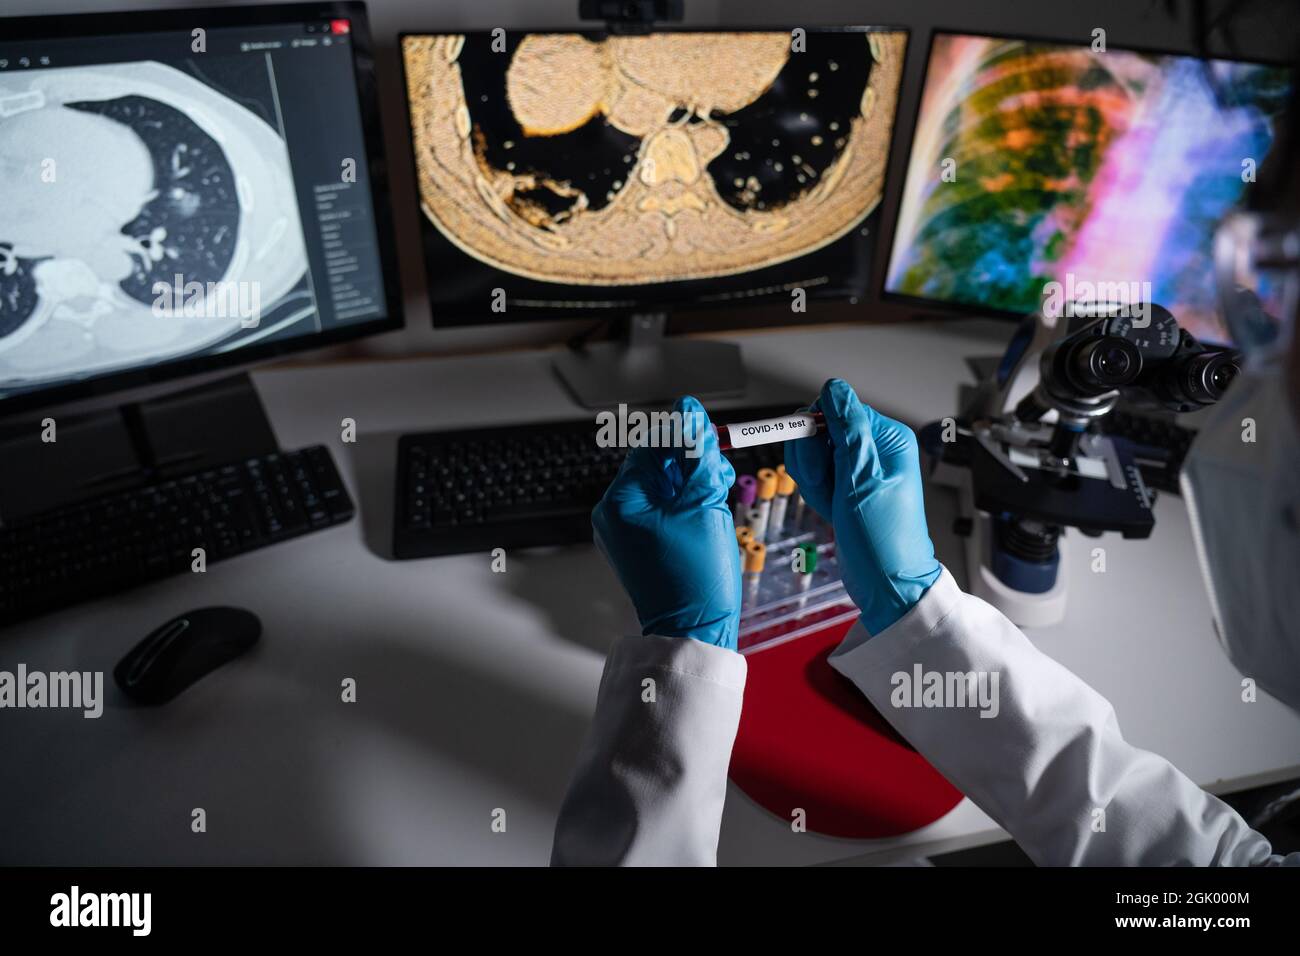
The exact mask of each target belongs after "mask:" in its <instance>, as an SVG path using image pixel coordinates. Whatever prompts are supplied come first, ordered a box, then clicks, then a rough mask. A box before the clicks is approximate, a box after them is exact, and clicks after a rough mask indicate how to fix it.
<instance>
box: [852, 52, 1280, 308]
mask: <svg viewBox="0 0 1300 956" xmlns="http://www.w3.org/2000/svg"><path fill="white" fill-rule="evenodd" d="M941 36H956V37H977V38H980V39H987V40H1017V41H1020V42H1024V43H1047V44H1055V45H1058V46H1081V47H1086V46H1088V41H1087V40H1081V39H1074V38H1066V39H1062V38H1059V37H1055V36H1051V37H1045V36H1033V35H1031V34H1020V33H999V32H989V33H982V32H981V33H975V32H972V31H970V30H965V29H959V28H956V27H935V28H934V29H932V30H931V31H930V38H929V40H928V42H927V44H926V50H925V69H924V71H923V73H922V76H921V85H920V87H919V88H918V89H917V91H916V106H915V108H914V109H913V111H912V125H911V131H912V132H911V141H910V142H909V143H908V146H907V156H906V159H905V161H904V162H903V176H902V182H901V183H899V188H898V202H897V204H896V205H895V207H894V210H893V212H894V216H893V221H892V222H891V224H890V225H891V227H892V228H891V229H890V232H889V244H888V250H887V252H886V254H885V258H884V261H883V263H882V265H883V266H884V268H883V269H881V272H880V284H879V287H878V288H877V289H876V298H877V301H879V302H882V303H885V302H887V303H891V304H895V305H904V306H911V307H914V308H918V309H924V310H925V315H926V316H927V317H936V316H937V317H945V316H950V317H961V316H978V317H980V318H987V319H1000V320H1006V321H1010V322H1019V321H1021V320H1022V319H1024V317H1025V314H1024V313H1023V312H1017V311H1015V310H1014V309H997V308H993V307H991V306H982V305H974V304H972V303H969V302H948V301H946V300H944V299H927V298H924V297H922V296H914V295H908V294H906V293H904V292H891V291H889V288H888V286H889V267H890V265H891V264H892V262H893V257H894V245H895V243H896V242H897V240H898V217H899V213H901V212H902V209H903V200H904V198H905V197H906V195H907V177H908V173H909V171H910V169H911V165H912V162H911V161H912V150H913V149H914V148H915V147H916V129H917V122H918V121H919V120H920V118H921V104H922V102H923V100H924V99H925V87H926V84H927V83H928V82H929V80H930V67H931V65H932V63H933V54H934V41H935V39H936V38H937V37H941ZM1107 49H1111V50H1117V51H1119V52H1123V53H1143V54H1148V55H1151V56H1179V57H1188V58H1190V59H1193V60H1207V59H1208V60H1225V61H1228V62H1231V63H1244V64H1246V65H1248V66H1276V67H1292V69H1293V75H1294V80H1293V82H1300V69H1296V67H1295V63H1294V62H1293V61H1290V60H1275V59H1268V58H1264V57H1241V56H1236V55H1228V54H1220V53H1213V52H1209V51H1197V50H1191V51H1189V50H1176V49H1170V48H1164V47H1151V46H1141V45H1133V44H1127V43H1122V44H1119V45H1114V44H1110V43H1109V42H1108V43H1107ZM900 98H901V97H900ZM883 238H884V237H883V236H882V237H881V239H882V240H883Z"/></svg>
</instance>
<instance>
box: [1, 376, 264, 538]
mask: <svg viewBox="0 0 1300 956" xmlns="http://www.w3.org/2000/svg"><path fill="white" fill-rule="evenodd" d="M50 428H53V431H52V432H51V431H50ZM48 437H53V438H54V439H55V440H54V441H53V442H50V441H48ZM43 439H44V440H43ZM277 450H278V447H277V443H276V439H275V432H274V431H273V430H272V428H271V423H270V421H269V420H268V419H267V417H266V411H265V410H264V409H263V407H262V400H261V398H260V397H259V396H258V394H257V389H256V388H255V387H254V385H253V383H252V381H251V380H250V379H249V377H248V375H247V374H246V373H239V374H236V375H232V376H228V377H225V378H221V379H218V380H216V381H212V382H206V383H204V384H202V385H199V386H197V387H193V388H188V389H185V390H183V391H178V392H171V393H169V394H166V395H162V396H159V397H156V398H150V399H147V400H145V401H142V402H135V403H132V404H128V405H120V406H110V407H109V408H106V409H101V410H97V411H94V412H91V413H89V414H85V413H83V414H78V415H67V416H65V415H58V414H50V413H48V412H36V413H31V414H30V415H29V416H23V417H21V418H19V419H17V420H15V421H14V422H12V423H10V424H7V425H6V427H5V429H4V430H3V431H0V461H3V462H4V467H3V468H0V525H3V524H4V523H5V522H13V521H18V520H21V519H23V518H29V517H32V516H34V515H37V514H40V513H41V512H44V511H48V510H50V509H54V508H60V507H65V506H67V505H71V504H76V503H77V502H80V501H84V500H88V499H92V498H98V497H101V496H104V495H110V494H113V493H116V492H121V491H128V490H131V489H133V488H137V487H140V486H142V485H146V484H149V483H151V482H156V481H164V480H167V479H169V478H173V477H177V476H182V475H186V474H193V473H196V472H201V471H203V470H205V469H209V468H215V467H218V466H221V465H227V464H230V463H232V462H236V461H241V460H243V459H245V458H257V457H261V456H263V455H269V454H271V453H273V452H275V451H277Z"/></svg>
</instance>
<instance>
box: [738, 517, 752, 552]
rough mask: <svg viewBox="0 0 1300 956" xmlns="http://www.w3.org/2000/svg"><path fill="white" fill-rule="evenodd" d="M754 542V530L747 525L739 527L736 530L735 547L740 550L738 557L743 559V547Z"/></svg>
mask: <svg viewBox="0 0 1300 956" xmlns="http://www.w3.org/2000/svg"><path fill="white" fill-rule="evenodd" d="M753 540H754V529H753V528H751V527H750V526H749V525H741V526H740V527H739V528H737V529H736V547H738V548H740V557H741V559H742V560H743V559H744V557H745V545H747V544H749V542H751V541H753Z"/></svg>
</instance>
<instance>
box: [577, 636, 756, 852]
mask: <svg viewBox="0 0 1300 956" xmlns="http://www.w3.org/2000/svg"><path fill="white" fill-rule="evenodd" d="M745 674H746V666H745V658H744V657H742V656H741V655H740V654H738V653H736V652H735V651H731V650H727V649H725V648H721V647H714V646H712V645H709V644H703V643H701V642H699V641H694V640H690V639H689V638H675V637H655V636H651V637H625V638H623V639H622V640H620V641H619V642H618V643H617V644H616V645H614V648H613V650H611V651H610V653H609V657H608V658H607V659H606V661H605V672H604V674H603V675H602V677H601V680H600V689H599V691H598V692H597V696H596V712H595V714H594V716H593V717H592V721H591V727H590V729H589V730H588V731H587V736H586V739H585V740H584V741H583V744H582V748H581V750H580V752H579V754H578V765H577V769H576V770H575V771H574V775H573V779H572V780H571V782H570V784H569V791H568V794H567V795H566V797H565V799H564V803H563V805H562V806H561V808H560V816H559V820H558V822H557V824H556V827H555V842H554V846H553V847H552V850H551V863H552V865H557V866H559V865H589V866H614V865H626V866H635V865H650V866H712V865H714V864H715V863H716V862H717V852H718V831H719V828H720V827H721V823H722V805H723V802H724V800H725V798H726V792H727V767H728V765H729V763H730V762H731V747H732V744H733V743H735V739H736V728H737V727H738V726H739V723H740V707H741V702H742V700H743V698H744V691H745ZM650 682H652V683H650Z"/></svg>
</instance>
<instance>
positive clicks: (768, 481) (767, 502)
mask: <svg viewBox="0 0 1300 956" xmlns="http://www.w3.org/2000/svg"><path fill="white" fill-rule="evenodd" d="M777 484H778V479H777V474H776V469H775V468H760V469H758V500H757V501H756V502H755V503H754V507H755V509H756V510H757V512H758V514H757V516H756V517H755V519H754V521H753V522H752V523H751V526H752V527H753V529H754V540H755V541H766V540H767V528H768V520H769V519H770V517H771V514H772V499H773V498H775V497H776V486H777Z"/></svg>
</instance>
